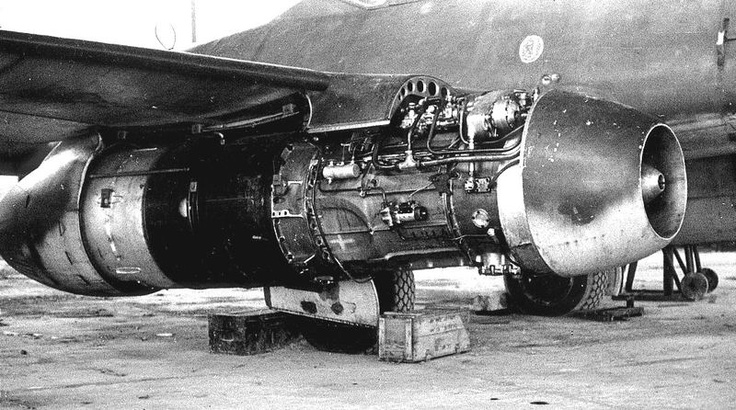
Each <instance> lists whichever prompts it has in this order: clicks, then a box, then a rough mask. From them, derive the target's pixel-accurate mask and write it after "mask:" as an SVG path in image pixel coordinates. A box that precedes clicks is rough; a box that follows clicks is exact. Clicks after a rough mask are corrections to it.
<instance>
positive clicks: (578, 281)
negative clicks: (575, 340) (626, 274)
mask: <svg viewBox="0 0 736 410" xmlns="http://www.w3.org/2000/svg"><path fill="white" fill-rule="evenodd" d="M608 276H610V272H609V271H601V272H596V273H591V274H589V275H582V276H574V277H571V278H565V277H562V276H557V275H554V274H534V273H531V272H522V273H521V276H520V277H513V276H511V275H505V276H504V283H505V284H506V292H508V294H509V306H510V307H511V308H512V309H516V310H518V311H520V312H522V313H526V314H530V315H539V316H560V315H564V314H566V313H570V312H572V311H573V310H587V309H595V308H597V307H598V305H599V304H600V302H601V299H602V298H603V294H604V292H605V290H606V287H607V283H608V280H607V278H608Z"/></svg>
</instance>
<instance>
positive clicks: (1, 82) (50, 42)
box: [0, 32, 329, 145]
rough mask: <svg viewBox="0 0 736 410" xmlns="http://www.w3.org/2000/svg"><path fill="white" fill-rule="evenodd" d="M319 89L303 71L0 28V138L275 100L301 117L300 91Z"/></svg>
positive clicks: (208, 121)
mask: <svg viewBox="0 0 736 410" xmlns="http://www.w3.org/2000/svg"><path fill="white" fill-rule="evenodd" d="M328 85H329V77H328V76H327V75H326V74H323V73H319V72H315V71H310V70H303V69H297V68H291V67H282V66H276V65H269V64H260V63H253V62H246V61H239V60H232V59H224V58H216V57H209V56H203V55H197V54H190V53H181V52H167V51H158V50H149V49H140V48H133V47H125V46H118V45H109V44H101V43H94V42H88V41H80V40H67V39H59V38H54V37H46V36H38V35H31V34H22V33H13V32H0V113H2V114H1V115H2V121H0V139H1V140H2V142H3V143H4V144H6V145H7V144H10V145H13V144H33V143H39V142H47V141H58V140H61V139H64V138H66V137H69V136H72V135H75V134H77V133H80V132H82V131H83V130H85V129H88V128H89V127H90V126H97V127H160V126H171V125H174V124H192V123H197V124H203V125H213V124H217V123H220V122H223V121H226V120H231V119H232V118H236V117H244V118H246V117H251V116H254V115H258V114H260V113H261V111H264V110H270V111H272V110H274V106H276V107H277V110H278V111H280V112H283V111H284V110H286V111H288V112H286V114H287V115H288V114H295V113H296V112H297V111H300V112H301V114H306V113H305V112H303V111H305V110H307V109H308V108H305V107H308V103H307V102H306V101H305V92H306V91H310V90H311V91H320V90H324V89H326V88H327V87H328ZM284 106H286V107H289V108H287V109H284V108H283V107H284Z"/></svg>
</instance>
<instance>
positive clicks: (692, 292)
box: [680, 272, 708, 300]
mask: <svg viewBox="0 0 736 410" xmlns="http://www.w3.org/2000/svg"><path fill="white" fill-rule="evenodd" d="M680 291H681V292H682V296H684V297H685V298H686V299H689V300H700V299H702V298H703V297H704V296H705V294H706V293H708V278H707V277H706V276H705V275H704V274H702V273H700V272H694V273H688V274H687V275H685V277H684V278H682V282H681V283H680Z"/></svg>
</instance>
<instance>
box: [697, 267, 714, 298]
mask: <svg viewBox="0 0 736 410" xmlns="http://www.w3.org/2000/svg"><path fill="white" fill-rule="evenodd" d="M700 273H702V274H703V275H705V278H706V279H708V293H710V292H713V291H714V290H716V288H717V287H718V274H717V273H716V271H714V270H713V269H710V268H703V270H701V271H700Z"/></svg>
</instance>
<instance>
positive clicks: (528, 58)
mask: <svg viewBox="0 0 736 410" xmlns="http://www.w3.org/2000/svg"><path fill="white" fill-rule="evenodd" d="M543 52H544V40H542V37H539V36H527V37H526V38H525V39H524V40H522V42H521V44H520V45H519V58H520V59H521V62H522V63H526V64H529V63H533V62H535V61H537V60H538V59H539V57H540V56H541V55H542V53H543Z"/></svg>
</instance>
